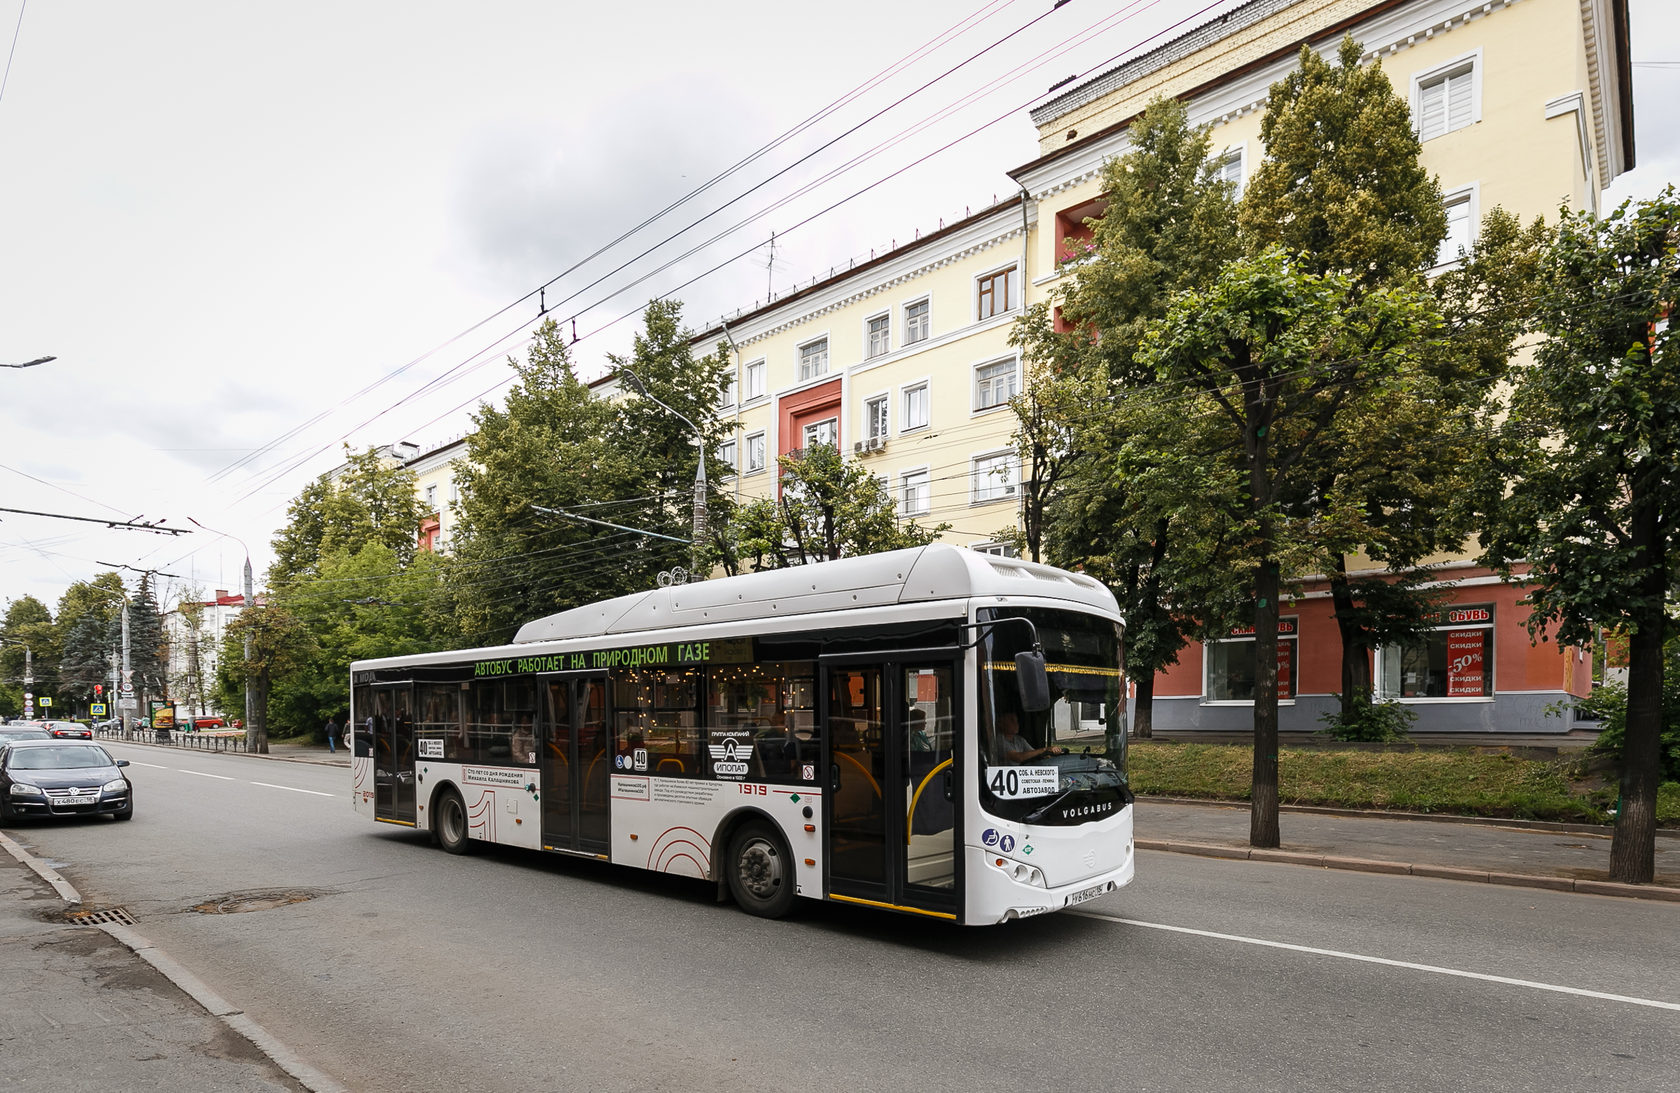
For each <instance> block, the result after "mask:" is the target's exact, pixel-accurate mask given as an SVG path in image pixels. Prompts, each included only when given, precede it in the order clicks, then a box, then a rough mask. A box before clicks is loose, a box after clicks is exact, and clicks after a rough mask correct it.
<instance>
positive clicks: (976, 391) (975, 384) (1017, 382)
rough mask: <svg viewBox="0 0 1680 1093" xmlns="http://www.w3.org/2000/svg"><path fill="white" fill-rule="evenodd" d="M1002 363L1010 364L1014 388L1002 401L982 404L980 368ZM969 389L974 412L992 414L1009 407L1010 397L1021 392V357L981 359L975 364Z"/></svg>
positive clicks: (1011, 385)
mask: <svg viewBox="0 0 1680 1093" xmlns="http://www.w3.org/2000/svg"><path fill="white" fill-rule="evenodd" d="M1000 364H1007V365H1009V366H1010V375H1011V377H1013V382H1012V383H1011V384H1010V387H1011V389H1012V390H1011V393H1010V395H1009V396H1008V397H1007V398H1005V399H1003V400H1002V401H1001V402H988V403H986V404H984V405H982V404H981V402H980V370H981V369H983V368H994V367H996V366H997V365H1000ZM968 390H969V397H970V399H971V400H972V403H971V406H970V409H971V410H972V412H973V413H976V414H990V413H994V412H996V411H998V410H1007V409H1009V399H1011V398H1014V397H1015V396H1016V395H1018V394H1020V393H1021V359H1020V358H1019V357H1000V358H997V359H996V360H989V361H981V362H980V363H979V364H977V365H975V366H974V369H973V373H972V375H971V377H970V382H969V385H968Z"/></svg>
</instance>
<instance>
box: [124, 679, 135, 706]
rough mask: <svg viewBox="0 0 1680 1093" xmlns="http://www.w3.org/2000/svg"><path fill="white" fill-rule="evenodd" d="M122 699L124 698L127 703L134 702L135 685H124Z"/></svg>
mask: <svg viewBox="0 0 1680 1093" xmlns="http://www.w3.org/2000/svg"><path fill="white" fill-rule="evenodd" d="M122 698H123V701H125V702H132V701H133V700H134V685H133V684H131V683H124V684H123V688H122Z"/></svg>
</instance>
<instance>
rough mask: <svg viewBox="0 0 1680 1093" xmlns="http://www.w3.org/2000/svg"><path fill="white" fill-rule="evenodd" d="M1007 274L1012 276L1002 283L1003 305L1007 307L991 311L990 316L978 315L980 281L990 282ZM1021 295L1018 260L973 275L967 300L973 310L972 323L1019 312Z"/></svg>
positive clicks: (1019, 264)
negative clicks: (1003, 285)
mask: <svg viewBox="0 0 1680 1093" xmlns="http://www.w3.org/2000/svg"><path fill="white" fill-rule="evenodd" d="M1008 274H1013V275H1014V277H1013V279H1012V280H1011V279H1009V278H1007V277H1006V279H1005V282H1004V284H1005V289H1004V303H1005V304H1006V305H1008V306H1005V307H1001V308H998V309H997V310H995V311H993V312H992V313H991V314H990V315H982V314H980V283H981V282H982V281H990V280H992V279H994V278H996V277H999V276H1005V275H1008ZM1011 285H1013V288H1014V296H1015V299H1014V300H1011V299H1010V292H1009V287H1010V286H1011ZM1022 294H1023V290H1022V287H1021V263H1020V261H1019V260H1018V259H1017V260H1016V261H1013V262H1009V263H1006V264H1005V265H1001V266H998V267H997V268H996V269H990V270H987V271H986V272H984V273H977V274H975V276H974V284H973V285H972V286H971V291H970V293H969V300H970V301H971V306H972V307H973V309H974V321H975V322H977V323H983V322H985V321H986V320H987V319H997V318H1001V317H1002V316H1004V315H1010V314H1013V313H1014V312H1017V311H1019V310H1021V300H1020V297H1021V296H1022Z"/></svg>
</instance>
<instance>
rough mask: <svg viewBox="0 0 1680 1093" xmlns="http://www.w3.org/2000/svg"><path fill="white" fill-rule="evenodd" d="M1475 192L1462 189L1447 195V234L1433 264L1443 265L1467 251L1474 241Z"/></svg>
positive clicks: (1454, 260)
mask: <svg viewBox="0 0 1680 1093" xmlns="http://www.w3.org/2000/svg"><path fill="white" fill-rule="evenodd" d="M1475 196H1476V195H1475V193H1474V192H1473V191H1471V190H1464V191H1461V192H1459V193H1454V194H1449V195H1448V196H1447V202H1446V204H1447V236H1446V238H1445V239H1442V240H1441V249H1440V250H1439V251H1437V252H1436V254H1435V264H1436V265H1437V266H1445V265H1448V264H1449V263H1452V262H1457V261H1458V260H1459V259H1460V258H1461V257H1463V255H1464V254H1467V253H1469V251H1470V247H1471V244H1472V243H1474V242H1475V239H1474V238H1473V237H1474V234H1475V223H1476V218H1475V213H1474V205H1475V200H1474V199H1475Z"/></svg>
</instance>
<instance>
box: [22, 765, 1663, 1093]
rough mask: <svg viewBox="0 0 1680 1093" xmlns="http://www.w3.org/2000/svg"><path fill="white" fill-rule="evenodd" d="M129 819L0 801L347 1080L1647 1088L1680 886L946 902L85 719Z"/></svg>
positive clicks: (93, 887)
mask: <svg viewBox="0 0 1680 1093" xmlns="http://www.w3.org/2000/svg"><path fill="white" fill-rule="evenodd" d="M111 748H112V750H113V751H114V752H116V753H117V754H119V755H121V756H123V757H125V758H129V759H131V760H133V761H134V766H133V767H131V768H130V773H131V775H132V776H133V778H134V781H135V784H136V787H137V790H136V801H137V811H136V815H135V819H134V820H133V821H132V822H131V823H128V824H113V823H87V824H82V823H71V824H64V825H52V826H47V825H40V826H24V827H21V828H18V829H16V830H14V831H13V832H12V834H13V837H14V838H16V839H17V840H18V841H19V842H21V843H23V844H25V845H26V846H28V847H29V848H30V849H31V850H32V851H33V852H34V853H35V854H37V855H39V856H41V857H43V858H46V859H48V860H49V861H50V862H51V863H52V864H53V865H54V866H55V867H56V868H57V869H58V870H59V872H61V873H62V874H63V875H64V876H65V877H66V879H68V880H69V881H70V882H71V883H72V884H74V885H75V886H76V887H77V888H78V889H79V890H80V891H81V893H82V895H83V897H84V899H85V900H86V901H87V904H88V906H90V907H121V908H123V909H125V910H126V911H127V912H128V913H129V914H130V915H132V916H133V918H134V919H135V921H136V924H137V929H138V930H139V931H140V932H141V933H143V934H144V935H145V936H146V937H148V938H150V939H151V940H152V941H153V942H154V943H156V944H157V945H158V946H160V947H161V948H162V949H164V950H166V951H167V952H168V953H169V954H170V955H171V956H172V957H173V958H174V959H175V960H177V961H179V962H180V963H181V964H182V965H184V966H185V967H187V968H188V969H190V970H191V971H192V972H193V973H194V974H196V975H197V976H198V977H199V978H200V979H201V980H203V981H204V982H205V983H206V984H207V985H208V986H209V987H210V988H211V989H213V990H215V991H216V992H217V993H219V994H221V995H222V996H224V997H225V998H227V999H228V1000H229V1001H230V1002H233V1003H235V1004H237V1005H239V1006H240V1007H242V1008H243V1009H244V1010H245V1012H246V1013H247V1014H248V1015H249V1016H250V1017H251V1018H252V1019H253V1020H255V1021H256V1022H257V1023H259V1024H260V1025H262V1026H263V1027H265V1028H266V1029H267V1030H268V1031H269V1032H270V1033H271V1034H273V1035H274V1036H275V1037H276V1038H277V1039H279V1040H280V1041H282V1042H283V1043H285V1044H286V1045H287V1046H289V1047H290V1048H291V1049H292V1050H293V1051H295V1052H296V1053H297V1054H298V1055H299V1056H301V1057H303V1058H304V1059H307V1060H308V1061H309V1063H310V1064H311V1065H313V1066H314V1067H316V1068H317V1069H319V1070H320V1071H323V1072H325V1073H327V1074H330V1075H332V1076H333V1077H335V1078H337V1079H338V1080H339V1081H341V1082H342V1083H343V1084H344V1085H345V1086H346V1087H348V1088H350V1089H353V1090H390V1091H409V1090H451V1091H454V1090H462V1089H475V1090H487V1091H488V1090H521V1091H527V1093H528V1091H530V1090H533V1089H536V1090H569V1089H579V1090H582V1089H588V1090H648V1089H661V1090H664V1089H685V1090H689V1089H692V1090H720V1091H721V1090H776V1091H778V1093H781V1091H784V1090H787V1089H789V1088H800V1087H815V1086H821V1087H828V1088H854V1089H871V1090H876V1089H890V1090H898V1089H903V1090H916V1091H918V1093H934V1091H941V1090H952V1091H957V1090H961V1091H964V1093H968V1091H972V1090H977V1089H1029V1088H1040V1087H1042V1088H1045V1089H1087V1088H1100V1089H1131V1090H1153V1089H1162V1090H1165V1089H1173V1090H1184V1089H1208V1088H1215V1087H1220V1086H1224V1087H1231V1088H1241V1089H1245V1090H1273V1089H1275V1090H1299V1089H1311V1088H1316V1089H1330V1090H1340V1089H1362V1090H1364V1089H1373V1090H1380V1089H1392V1090H1407V1091H1416V1090H1460V1089H1465V1088H1478V1089H1483V1090H1519V1089H1535V1090H1546V1091H1548V1093H1551V1091H1555V1090H1557V1089H1560V1088H1565V1089H1567V1088H1574V1089H1617V1090H1623V1091H1625V1090H1659V1089H1660V1090H1665V1091H1666V1090H1670V1089H1673V1088H1674V1085H1675V1077H1674V1076H1675V1075H1676V1074H1680V906H1677V905H1673V904H1660V903H1650V902H1645V901H1639V900H1626V899H1610V898H1603V897H1596V896H1586V895H1576V894H1563V893H1552V892H1544V891H1538V890H1531V889H1514V888H1503V887H1498V886H1492V885H1476V884H1463V883H1458V882H1453V881H1432V880H1424V879H1419V878H1412V877H1386V876H1377V875H1369V874H1360V873H1348V872H1341V871H1333V870H1319V869H1311V868H1306V867H1299V866H1288V865H1277V864H1269V863H1248V862H1232V861H1216V860H1209V859H1200V858H1192V857H1185V856H1180V855H1169V854H1150V853H1145V854H1143V855H1142V856H1141V858H1140V862H1139V867H1138V878H1139V879H1138V881H1137V882H1136V883H1135V884H1134V885H1132V886H1131V887H1130V888H1128V889H1124V890H1122V891H1121V892H1119V893H1117V894H1115V895H1113V896H1110V897H1106V898H1104V899H1102V900H1099V901H1095V902H1094V903H1093V904H1091V905H1088V907H1087V908H1086V909H1085V910H1084V911H1082V912H1081V913H1078V914H1061V915H1051V916H1045V917H1042V918H1037V919H1030V920H1027V921H1025V922H1020V923H1015V924H1011V925H1008V926H1004V927H993V928H985V929H958V928H952V927H946V926H940V925H936V924H931V923H922V922H920V921H913V920H907V919H901V918H898V917H893V916H886V915H876V914H871V913H860V912H859V911H857V910H854V909H850V908H841V907H830V906H826V905H802V906H801V907H800V908H799V910H798V912H797V914H796V917H794V918H792V919H790V920H787V921H782V922H765V921H762V920H758V919H754V918H751V917H748V916H746V915H743V914H741V913H740V912H738V911H736V910H735V909H734V908H733V907H732V906H730V905H729V904H718V903H717V902H715V900H714V896H713V888H712V887H711V886H707V885H702V884H698V883H696V882H692V881H687V882H684V881H672V880H668V879H666V878H662V877H655V876H650V875H647V874H644V873H638V872H633V871H629V870H622V869H616V868H613V867H611V866H606V865H603V864H600V863H596V862H589V861H574V860H564V859H555V858H551V857H547V856H538V855H531V854H525V853H514V852H506V851H499V850H490V851H485V852H481V853H479V854H476V855H473V856H470V857H465V858H452V857H449V856H448V855H445V854H443V853H442V852H440V851H438V850H436V849H434V848H433V847H432V846H430V844H429V843H428V842H427V841H426V840H425V839H424V838H423V837H420V836H416V835H413V834H411V833H408V832H404V831H400V830H397V829H392V828H386V827H375V826H374V825H372V824H371V823H369V822H367V821H364V820H362V819H360V818H358V817H357V816H355V815H354V814H353V813H352V812H351V811H350V804H349V797H348V788H349V787H348V778H349V776H348V772H347V771H346V770H344V769H343V768H334V767H321V766H312V765H307V764H293V763H282V762H263V761H261V760H254V759H251V758H249V757H241V756H219V755H215V754H208V753H180V752H162V751H159V750H155V749H146V748H137V747H125V746H124V745H122V744H113V745H111Z"/></svg>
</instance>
